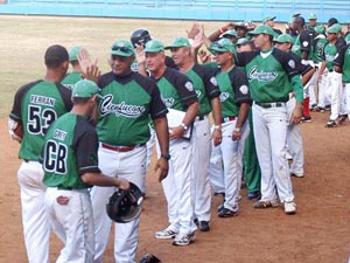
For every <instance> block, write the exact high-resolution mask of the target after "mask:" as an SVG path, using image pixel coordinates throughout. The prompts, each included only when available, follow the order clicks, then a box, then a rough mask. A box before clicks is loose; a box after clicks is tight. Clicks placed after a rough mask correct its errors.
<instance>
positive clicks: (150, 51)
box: [145, 49, 164, 53]
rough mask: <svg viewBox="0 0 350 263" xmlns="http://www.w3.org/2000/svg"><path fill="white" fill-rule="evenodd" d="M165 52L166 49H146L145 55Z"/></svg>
mask: <svg viewBox="0 0 350 263" xmlns="http://www.w3.org/2000/svg"><path fill="white" fill-rule="evenodd" d="M162 51H164V49H145V53H159V52H162Z"/></svg>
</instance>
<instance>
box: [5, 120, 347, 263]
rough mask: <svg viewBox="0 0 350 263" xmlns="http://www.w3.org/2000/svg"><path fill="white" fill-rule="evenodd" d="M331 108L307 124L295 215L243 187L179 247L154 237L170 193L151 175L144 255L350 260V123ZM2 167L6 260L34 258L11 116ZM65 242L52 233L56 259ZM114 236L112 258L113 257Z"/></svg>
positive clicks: (189, 258)
mask: <svg viewBox="0 0 350 263" xmlns="http://www.w3.org/2000/svg"><path fill="white" fill-rule="evenodd" d="M327 115H328V114H327V113H323V114H321V113H315V114H313V116H314V119H313V122H312V123H309V124H303V125H302V130H303V134H304V140H305V153H306V165H305V169H306V176H305V178H303V179H295V178H293V183H294V190H295V194H296V201H297V205H298V213H297V214H296V215H294V216H287V215H285V214H284V213H283V211H282V209H268V210H254V209H253V208H252V205H253V203H252V202H250V201H247V199H246V190H245V189H244V190H242V195H243V199H242V201H241V213H240V215H239V216H238V217H235V218H230V219H221V218H218V217H217V216H216V213H215V210H216V207H217V206H218V204H219V202H220V199H219V198H218V197H214V198H213V202H212V204H213V206H212V223H211V231H210V232H209V233H198V234H197V239H196V242H195V243H193V244H192V245H191V246H189V247H185V248H179V247H173V246H172V245H171V243H170V242H169V241H159V240H156V239H155V238H153V233H154V232H155V231H157V230H159V229H160V228H162V227H164V226H166V224H167V217H166V209H165V202H164V196H163V192H162V188H161V186H160V184H159V183H158V182H157V181H156V178H154V177H152V175H150V176H148V187H149V192H148V198H147V199H146V201H145V206H144V212H143V214H142V221H141V229H140V244H139V248H138V258H140V257H141V255H143V254H144V253H145V252H151V253H153V254H155V255H157V256H158V257H159V258H161V259H162V260H163V262H165V263H174V262H181V263H187V262H188V263H190V262H191V263H193V262H194V263H197V262H201V263H207V262H223V263H224V262H227V263H229V262H230V263H231V262H242V263H244V262H298V263H299V262H305V263H306V262H327V263H334V262H346V260H347V258H348V257H349V256H350V201H349V199H350V190H349V188H350V187H349V186H350V174H349V170H350V156H349V153H350V143H349V142H350V124H349V123H347V124H346V125H344V126H341V127H339V128H335V129H325V128H323V125H324V123H325V122H326V120H327ZM0 141H1V152H2V154H1V156H0V164H1V165H0V167H1V170H2V173H1V174H2V175H1V180H2V183H1V184H0V206H1V211H2V212H1V213H0V236H1V239H0V262H17V263H20V262H26V254H25V249H24V243H23V237H22V225H21V211H20V200H19V188H18V185H17V179H16V170H17V168H18V166H19V163H20V162H19V160H18V159H17V150H18V145H17V144H16V143H15V142H11V141H9V139H8V136H7V130H6V121H5V119H3V120H2V121H0ZM61 247H62V244H61V243H60V242H59V241H58V240H57V238H56V237H55V236H54V235H52V240H51V252H50V255H51V261H52V262H54V260H55V258H56V257H57V255H58V253H59V250H60V248H61ZM112 253H113V249H112V243H111V242H110V244H109V247H108V250H107V252H106V255H105V262H113V257H112Z"/></svg>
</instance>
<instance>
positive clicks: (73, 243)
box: [45, 187, 95, 263]
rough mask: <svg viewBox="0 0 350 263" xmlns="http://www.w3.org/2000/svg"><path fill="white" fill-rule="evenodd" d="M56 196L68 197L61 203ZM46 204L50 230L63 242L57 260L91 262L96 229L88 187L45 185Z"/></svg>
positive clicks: (70, 262)
mask: <svg viewBox="0 0 350 263" xmlns="http://www.w3.org/2000/svg"><path fill="white" fill-rule="evenodd" d="M59 196H65V197H68V198H69V201H68V204H66V205H60V204H59V203H58V202H57V198H58V197H59ZM45 206H46V211H47V214H48V218H49V221H50V224H51V227H52V229H53V231H54V232H55V233H56V235H57V236H58V237H59V238H60V239H61V241H62V242H63V243H64V248H63V249H62V250H61V252H60V255H59V257H58V258H57V260H56V263H92V262H93V260H94V254H95V233H94V220H93V214H92V206H91V199H90V193H89V190H88V189H82V190H59V189H57V188H56V187H48V189H47V191H46V194H45Z"/></svg>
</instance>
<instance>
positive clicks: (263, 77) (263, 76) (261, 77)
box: [248, 66, 278, 82]
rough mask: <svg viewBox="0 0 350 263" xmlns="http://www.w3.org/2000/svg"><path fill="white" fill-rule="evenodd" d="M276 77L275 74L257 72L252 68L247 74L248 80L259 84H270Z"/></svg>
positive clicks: (255, 68) (276, 74)
mask: <svg viewBox="0 0 350 263" xmlns="http://www.w3.org/2000/svg"><path fill="white" fill-rule="evenodd" d="M277 77H278V73H277V72H265V71H263V70H261V71H259V70H258V69H257V67H256V66H255V67H253V68H252V69H251V70H250V71H249V74H248V80H249V81H253V80H257V81H259V82H272V81H274V80H275V79H276V78H277Z"/></svg>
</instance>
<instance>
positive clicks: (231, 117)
mask: <svg viewBox="0 0 350 263" xmlns="http://www.w3.org/2000/svg"><path fill="white" fill-rule="evenodd" d="M236 118H237V117H236V116H228V117H225V118H222V122H223V123H225V122H229V121H234V120H235V119H236Z"/></svg>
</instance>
